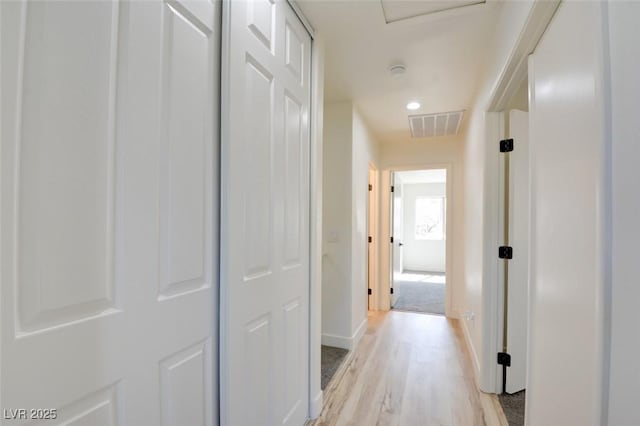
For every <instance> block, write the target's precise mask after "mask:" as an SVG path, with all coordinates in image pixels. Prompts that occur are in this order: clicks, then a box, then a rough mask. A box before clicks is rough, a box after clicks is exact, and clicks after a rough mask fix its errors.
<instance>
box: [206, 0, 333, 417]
mask: <svg viewBox="0 0 640 426" xmlns="http://www.w3.org/2000/svg"><path fill="white" fill-rule="evenodd" d="M227 1H233V0H223V2H222V8H223V13H222V17H223V19H225V16H226V15H225V14H226V12H225V9H226V8H227V6H226V3H227ZM286 2H287V3H288V4H289V6H291V8H292V9H293V11H294V13H295V14H296V15H297V16H298V18H299V19H300V21H301V23H302V25H303V26H304V28H305V29H306V30H307V32H308V33H309V36H310V37H311V102H310V110H309V115H310V147H309V148H310V150H309V154H310V155H309V156H310V159H309V161H310V165H309V166H310V167H309V171H310V196H309V212H310V213H309V214H310V218H309V219H310V221H309V226H310V235H309V244H310V250H309V256H310V259H309V274H310V283H309V287H310V288H309V346H310V347H309V360H308V361H309V376H310V377H309V395H308V398H309V418H311V419H314V418H317V417H318V416H320V413H321V412H322V407H323V393H322V389H321V376H320V375H321V372H320V362H321V351H320V348H321V337H322V328H321V327H322V318H321V313H322V145H323V144H322V139H323V132H322V129H323V108H322V105H323V103H324V41H323V39H322V37H321V36H319V35H318V34H316V32H315V31H314V29H313V27H312V26H311V25H310V23H309V21H308V20H307V19H306V17H305V16H304V14H303V13H302V11H301V9H300V7H299V6H298V5H297V3H296V1H295V0H286ZM224 28H226V29H227V31H230V29H231V28H230V26H229V25H227V26H226V27H225V26H224V25H223V29H224ZM221 40H222V42H221V43H222V49H221V62H220V63H221V73H220V75H221V86H222V87H225V84H226V83H227V82H228V81H229V80H230V75H229V40H230V34H229V33H228V32H225V31H224V30H223V31H222V35H221ZM228 95H229V94H228V91H225V90H221V99H220V103H221V105H225V104H228V102H229V99H228ZM220 110H221V126H220V127H221V132H222V135H224V131H225V130H224V128H225V127H227V126H228V122H229V117H228V115H227V113H226V112H225V111H224V110H223V108H221V109H220ZM221 191H223V188H221ZM222 285H223V283H222V276H220V286H222ZM224 327H226V324H225V322H224V318H222V317H221V318H220V319H219V345H220V346H219V353H222V344H223V341H222V333H223V330H224ZM218 368H220V365H218Z"/></svg>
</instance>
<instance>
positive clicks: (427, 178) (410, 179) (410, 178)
mask: <svg viewBox="0 0 640 426" xmlns="http://www.w3.org/2000/svg"><path fill="white" fill-rule="evenodd" d="M396 176H397V177H398V179H400V182H402V183H403V184H411V183H445V182H446V181H447V170H446V169H433V170H411V171H406V172H396Z"/></svg>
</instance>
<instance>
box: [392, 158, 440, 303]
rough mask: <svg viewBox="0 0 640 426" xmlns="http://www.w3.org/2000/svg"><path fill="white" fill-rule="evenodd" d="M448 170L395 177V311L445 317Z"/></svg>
mask: <svg viewBox="0 0 640 426" xmlns="http://www.w3.org/2000/svg"><path fill="white" fill-rule="evenodd" d="M447 174H448V173H447V168H442V167H439V168H429V169H421V170H404V171H395V172H393V176H392V182H393V185H392V192H393V194H392V195H393V196H392V197H391V199H392V203H391V212H390V214H391V235H392V237H391V245H392V256H391V261H392V264H393V268H391V269H392V274H391V275H392V276H391V293H392V295H391V307H392V309H396V310H402V311H411V312H420V313H425V314H434V315H445V314H446V306H447V264H448V262H447V257H448V256H447V233H448V231H450V230H448V229H447V228H448V223H449V222H450V220H447V216H448V214H449V213H448V211H447V210H448V209H447V199H448V198H449V197H448V190H447V189H448V185H447Z"/></svg>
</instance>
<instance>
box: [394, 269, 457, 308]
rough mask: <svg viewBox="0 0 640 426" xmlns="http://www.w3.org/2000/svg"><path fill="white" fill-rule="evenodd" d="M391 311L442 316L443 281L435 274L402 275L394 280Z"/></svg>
mask: <svg viewBox="0 0 640 426" xmlns="http://www.w3.org/2000/svg"><path fill="white" fill-rule="evenodd" d="M393 291H394V293H395V295H396V302H395V304H394V305H393V309H398V310H401V311H412V312H422V313H427V314H438V315H444V313H445V311H444V304H445V279H444V274H437V273H419V272H409V273H403V274H402V275H400V276H399V277H398V279H396V280H394V283H393Z"/></svg>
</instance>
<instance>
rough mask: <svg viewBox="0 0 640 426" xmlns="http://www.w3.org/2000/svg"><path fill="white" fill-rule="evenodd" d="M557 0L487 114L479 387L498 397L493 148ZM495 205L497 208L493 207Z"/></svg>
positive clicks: (507, 72) (521, 45)
mask: <svg viewBox="0 0 640 426" xmlns="http://www.w3.org/2000/svg"><path fill="white" fill-rule="evenodd" d="M559 4H560V0H552V1H548V2H535V3H534V4H533V6H532V7H531V11H530V13H529V16H528V17H527V20H526V22H525V25H524V28H523V29H522V32H521V33H520V36H519V38H518V40H517V41H516V43H515V46H514V48H513V50H512V53H511V55H510V56H509V59H508V60H507V63H506V64H505V66H504V68H503V69H502V72H501V73H500V77H499V78H498V81H497V83H496V85H495V86H494V88H493V91H492V92H491V95H490V96H489V102H488V104H487V107H486V109H485V141H486V143H485V158H486V162H485V169H484V178H485V179H484V193H485V198H484V200H485V201H484V212H483V213H484V217H485V220H484V224H483V250H482V251H483V255H482V264H483V273H482V283H483V284H482V311H483V312H484V313H485V314H484V315H483V318H482V324H481V327H482V336H483V338H482V340H483V342H482V347H481V348H480V350H481V352H482V357H481V360H482V361H481V365H480V366H479V367H480V371H479V377H478V381H479V384H480V389H481V390H482V391H484V392H489V393H500V392H501V391H502V370H501V369H499V368H498V364H497V363H496V354H497V352H501V351H502V299H503V288H502V272H501V271H502V268H499V265H501V263H500V262H499V261H498V260H499V259H498V256H497V253H498V251H497V250H498V249H497V248H498V246H500V245H501V243H500V242H499V241H498V239H499V235H500V233H499V227H500V221H499V208H498V204H497V203H494V200H498V197H499V194H500V188H499V187H500V177H499V167H500V156H499V151H498V148H497V142H498V141H499V140H500V139H502V138H503V137H504V133H505V125H504V111H505V110H506V109H507V103H508V102H509V100H510V99H511V98H512V97H513V95H514V94H515V93H516V91H517V90H518V89H519V87H520V84H521V82H522V81H523V80H524V78H525V77H526V76H527V70H528V58H529V55H530V54H531V53H532V52H533V51H534V50H535V47H536V46H537V44H538V41H539V40H540V38H541V37H542V34H543V33H544V31H545V30H546V28H547V26H548V25H549V23H550V22H551V19H552V18H553V15H554V13H555V11H556V9H557V8H558V5H559ZM494 204H495V205H494Z"/></svg>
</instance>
